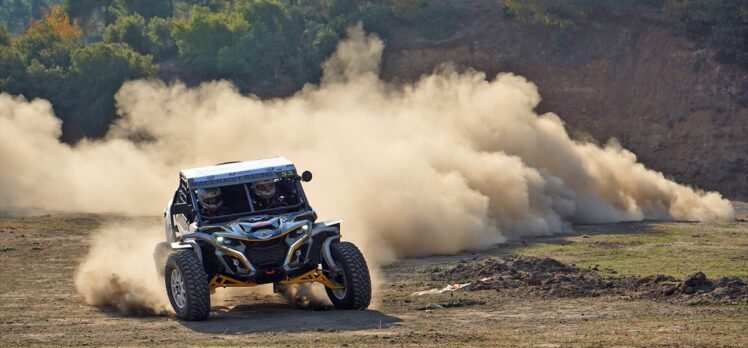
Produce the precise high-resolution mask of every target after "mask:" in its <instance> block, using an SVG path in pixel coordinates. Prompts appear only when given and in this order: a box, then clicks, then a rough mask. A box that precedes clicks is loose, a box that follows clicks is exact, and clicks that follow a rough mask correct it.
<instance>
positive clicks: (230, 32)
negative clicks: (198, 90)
mask: <svg viewBox="0 0 748 348" xmlns="http://www.w3.org/2000/svg"><path fill="white" fill-rule="evenodd" d="M248 29H249V24H248V23H247V22H246V21H245V20H244V18H242V17H241V16H239V15H238V14H236V13H224V12H211V11H210V9H208V8H207V7H193V8H192V10H191V12H190V17H189V18H188V19H181V20H175V21H174V24H173V28H172V36H173V37H174V39H175V41H176V43H177V47H178V48H179V53H180V55H181V58H182V64H183V66H185V67H187V68H189V69H190V70H191V71H193V72H195V73H197V74H198V75H199V76H201V77H211V78H215V77H218V75H219V74H218V70H217V68H216V66H217V56H218V52H219V50H221V49H223V48H227V47H231V46H233V45H234V44H235V43H236V42H237V41H238V40H239V38H240V37H242V36H243V35H244V34H246V33H247V31H248Z"/></svg>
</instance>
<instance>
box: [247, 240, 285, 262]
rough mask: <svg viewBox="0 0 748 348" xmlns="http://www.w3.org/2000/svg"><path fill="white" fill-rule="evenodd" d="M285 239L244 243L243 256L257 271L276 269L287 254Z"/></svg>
mask: <svg viewBox="0 0 748 348" xmlns="http://www.w3.org/2000/svg"><path fill="white" fill-rule="evenodd" d="M284 239H285V238H276V239H274V240H269V241H265V242H245V245H246V247H247V249H246V250H245V252H244V253H245V255H246V256H247V259H249V262H251V263H252V265H253V266H254V267H255V268H257V269H265V268H277V267H280V266H281V265H283V261H285V260H286V254H287V253H288V245H286V243H285V241H284Z"/></svg>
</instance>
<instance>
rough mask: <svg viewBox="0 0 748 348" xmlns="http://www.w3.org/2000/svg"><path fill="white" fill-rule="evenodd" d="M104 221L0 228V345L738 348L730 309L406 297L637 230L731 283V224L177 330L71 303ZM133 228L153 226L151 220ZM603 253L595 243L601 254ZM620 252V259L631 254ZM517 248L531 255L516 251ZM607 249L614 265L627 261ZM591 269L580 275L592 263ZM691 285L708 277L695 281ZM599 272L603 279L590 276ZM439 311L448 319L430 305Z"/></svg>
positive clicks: (413, 264)
mask: <svg viewBox="0 0 748 348" xmlns="http://www.w3.org/2000/svg"><path fill="white" fill-rule="evenodd" d="M108 220H122V218H115V217H99V216H82V215H76V216H65V217H55V216H42V217H34V218H2V219H0V248H2V249H0V250H2V252H0V264H1V265H2V270H1V272H0V277H1V278H0V346H15V345H24V346H25V345H48V346H61V345H63V346H80V345H94V346H98V345H135V346H143V345H164V344H180V345H184V344H189V345H201V346H204V345H217V346H222V345H253V346H254V345H261V346H266V345H280V346H299V345H303V346H307V345H308V346H311V345H315V346H319V345H325V346H328V345H334V346H364V345H392V344H394V345H417V344H428V345H445V346H454V345H461V346H462V345H468V346H518V345H519V346H546V347H555V346H569V345H571V346H580V345H581V346H595V345H602V346H611V345H624V346H709V347H714V346H741V345H745V342H748V304H746V303H744V302H736V303H733V304H715V303H710V302H708V301H707V302H703V303H699V304H698V305H693V304H692V305H688V304H686V303H679V302H672V301H662V300H657V299H651V298H650V299H648V298H637V297H635V296H628V295H629V294H625V293H624V294H619V293H601V294H598V295H596V296H562V297H558V296H543V295H533V294H532V293H530V292H528V293H527V294H525V295H523V296H519V295H518V294H517V293H516V292H515V293H513V292H512V291H501V290H498V291H497V289H470V290H467V289H465V290H459V291H455V292H447V293H443V294H436V295H424V296H410V294H411V293H413V292H415V291H420V290H427V289H430V288H441V287H443V286H444V285H445V284H446V283H449V282H452V281H453V280H455V281H456V280H457V279H451V278H450V277H449V274H450V272H449V270H450V269H453V268H454V267H457V265H467V266H462V267H470V265H475V264H478V263H480V262H484V261H485V260H487V259H489V258H492V257H504V256H506V255H511V254H515V253H523V254H526V253H530V254H532V253H544V252H545V251H543V250H545V249H538V248H540V247H539V246H543V247H545V246H550V247H557V246H558V245H559V244H558V243H560V245H561V246H563V247H564V248H566V246H564V245H567V244H564V243H572V245H577V244H579V243H587V244H589V245H593V246H595V249H594V250H597V251H598V252H599V251H602V254H599V255H605V253H612V252H615V251H616V250H619V249H614V248H618V247H619V246H617V245H614V244H611V243H612V242H610V241H606V240H603V239H604V238H613V237H615V238H618V237H621V238H637V239H638V240H641V239H642V238H645V237H648V236H650V235H652V233H653V232H651V230H657V229H668V228H676V229H679V231H680V230H682V231H685V232H684V234H683V235H685V236H686V237H682V236H681V235H678V237H674V238H681V239H683V238H686V239H688V241H687V240H686V239H683V240H676V241H669V242H664V243H660V244H663V245H665V247H667V245H670V246H674V247H678V246H679V245H686V244H683V243H695V244H687V245H688V246H689V248H691V249H689V250H695V251H694V253H697V252H698V253H708V250H712V249H714V248H718V249H724V250H727V251H726V252H731V251H730V250H732V252H735V253H733V254H727V256H725V257H727V259H730V260H733V261H732V262H733V263H732V264H730V265H724V266H725V267H727V266H729V267H727V268H725V271H724V274H721V275H730V274H735V273H737V275H739V276H741V277H743V278H745V277H746V276H745V275H746V274H748V256H746V255H745V254H742V256H741V250H742V252H743V253H744V252H745V250H748V223H745V222H740V223H734V224H728V225H707V224H678V223H631V224H613V225H603V226H578V227H577V228H576V230H577V234H576V235H573V236H562V237H554V238H539V239H533V240H527V241H520V242H515V243H509V244H506V245H502V246H497V247H495V248H492V249H489V250H485V251H476V252H466V253H462V254H460V255H454V256H433V257H426V258H414V259H408V260H404V261H401V262H399V263H396V264H394V265H390V266H387V267H385V268H384V269H383V270H382V274H383V278H384V280H383V282H382V283H381V284H380V286H379V290H378V291H377V293H376V299H375V301H374V302H375V303H374V306H373V307H372V309H370V310H367V311H332V310H301V309H297V308H295V307H294V306H292V305H288V304H286V303H284V301H283V299H281V298H280V297H278V296H275V295H253V294H234V295H233V296H229V297H225V298H226V299H227V300H225V301H222V303H221V305H219V306H214V307H213V313H212V318H211V320H209V321H207V322H200V323H186V322H179V321H177V320H175V319H174V318H172V317H159V316H152V317H137V316H124V315H122V314H119V313H118V312H117V311H116V310H114V309H112V308H95V307H91V306H88V305H86V304H85V303H84V302H83V300H82V298H81V297H80V296H79V295H77V294H76V293H75V290H74V286H73V274H74V272H75V269H76V266H77V265H78V263H79V262H80V260H81V259H82V258H83V257H84V255H85V254H86V252H87V249H88V245H89V240H90V238H89V236H90V233H91V231H93V230H95V229H96V228H97V227H98V226H99V225H100V224H102V223H103V222H105V221H108ZM137 220H138V221H143V220H145V221H148V220H153V221H154V222H157V220H155V219H152V218H141V219H137ZM694 231H699V232H698V233H700V234H697V233H696V232H694ZM704 235H706V237H704ZM722 235H724V236H726V237H725V238H726V239H724V240H726V241H727V242H724V243H726V244H732V247H734V248H733V249H731V248H729V247H726V246H722V245H719V244H715V243H718V241H722V240H723V239H720V238H719V236H722ZM655 236H658V237H657V238H664V237H661V236H659V235H657V234H655ZM693 236H700V237H693ZM692 237H693V238H692ZM598 239H600V240H598ZM691 239H693V240H694V242H691V241H690V240H691ZM626 240H628V239H626ZM604 241H605V243H607V244H605V243H602V242H604ZM574 243H576V244H574ZM595 243H597V244H595ZM621 243H623V244H622V245H623V246H622V248H629V247H631V246H630V245H633V244H631V243H629V244H626V243H628V242H621ZM637 243H638V242H637ZM641 243H644V244H636V245H634V247H636V248H639V247H641V245H646V243H648V242H647V241H643V242H641ZM678 243H680V244H678ZM719 243H722V242H719ZM567 246H568V245H567ZM528 247H529V248H535V249H528V250H526V249H523V248H528ZM655 247H657V248H660V247H662V246H661V245H655ZM632 248H633V247H632ZM567 249H568V248H567ZM620 250H623V251H624V254H626V253H629V252H634V251H635V249H620ZM705 250H707V251H705ZM564 255H567V254H559V255H558V257H560V258H562V259H563V258H564V257H568V255H567V256H564ZM693 255H695V256H694V257H693V258H694V259H695V260H698V257H697V256H699V255H702V254H693ZM547 256H550V257H554V258H555V257H557V256H556V255H547ZM707 256H709V257H711V255H707ZM591 257H592V259H591V260H592V262H594V261H595V259H594V258H595V257H597V256H594V255H593V256H591ZM673 257H677V256H673ZM663 260H665V259H663ZM633 261H635V260H634V259H633V258H632V262H633ZM698 262H699V263H702V262H701V261H698ZM623 264H627V262H624V263H623ZM661 264H662V266H660V267H666V266H667V264H666V263H665V262H662V263H661ZM681 265H683V272H685V273H690V272H691V271H692V270H691V269H692V268H694V267H697V265H696V266H694V265H692V264H689V263H688V260H685V261H683V262H682V263H681ZM704 265H705V266H708V265H707V264H706V263H704ZM578 266H579V267H582V268H583V267H584V266H582V265H578ZM655 266H657V265H655ZM719 266H720V265H715V266H710V267H712V268H710V269H711V270H712V272H717V275H720V274H718V273H720V272H721V271H719V270H720V269H721V268H719ZM715 267H717V268H715ZM622 269H623V268H622ZM678 269H680V268H678ZM590 272H594V271H590ZM608 272H609V271H608ZM705 272H706V273H707V276H710V272H709V271H705ZM600 273H604V272H603V271H602V266H601V271H600ZM605 276H607V275H605ZM468 278H469V277H468ZM676 278H679V277H676ZM710 278H712V277H711V276H710ZM465 279H466V278H465V277H462V278H460V279H459V280H461V281H462V280H465ZM216 302H221V301H216ZM216 302H214V303H216ZM439 304H441V305H440V306H441V307H449V308H444V309H441V308H439V306H435V305H439ZM444 304H446V306H444Z"/></svg>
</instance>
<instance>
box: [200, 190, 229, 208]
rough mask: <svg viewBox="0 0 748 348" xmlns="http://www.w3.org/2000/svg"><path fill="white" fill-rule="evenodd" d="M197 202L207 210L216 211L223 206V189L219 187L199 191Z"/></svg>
mask: <svg viewBox="0 0 748 348" xmlns="http://www.w3.org/2000/svg"><path fill="white" fill-rule="evenodd" d="M197 201H198V202H200V205H201V206H202V207H203V208H205V209H210V210H216V209H218V208H220V207H221V205H223V199H221V189H220V188H218V187H215V188H207V189H199V190H197Z"/></svg>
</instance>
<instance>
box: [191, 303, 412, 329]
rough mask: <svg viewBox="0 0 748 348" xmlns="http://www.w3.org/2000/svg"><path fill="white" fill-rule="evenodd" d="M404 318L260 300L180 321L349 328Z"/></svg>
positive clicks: (209, 325)
mask: <svg viewBox="0 0 748 348" xmlns="http://www.w3.org/2000/svg"><path fill="white" fill-rule="evenodd" d="M400 322H402V320H401V319H400V318H397V317H393V316H390V315H386V314H384V313H382V312H379V311H375V310H363V311H353V310H347V311H344V310H304V309H298V308H296V307H295V306H293V305H290V304H281V303H258V304H245V305H238V306H234V307H230V308H229V307H221V306H214V307H213V308H212V309H211V314H210V318H209V319H208V320H206V321H201V322H188V321H182V322H180V323H181V324H182V325H184V326H185V327H187V328H189V329H191V330H194V331H197V332H202V333H218V334H229V335H236V334H245V333H252V332H303V331H347V330H362V329H379V328H386V327H389V326H391V325H393V324H396V323H400Z"/></svg>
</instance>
